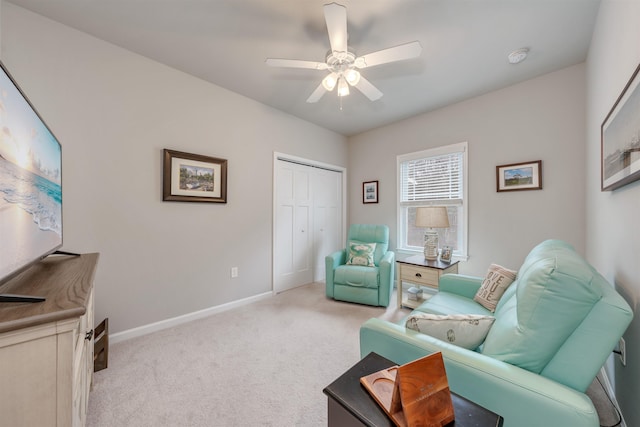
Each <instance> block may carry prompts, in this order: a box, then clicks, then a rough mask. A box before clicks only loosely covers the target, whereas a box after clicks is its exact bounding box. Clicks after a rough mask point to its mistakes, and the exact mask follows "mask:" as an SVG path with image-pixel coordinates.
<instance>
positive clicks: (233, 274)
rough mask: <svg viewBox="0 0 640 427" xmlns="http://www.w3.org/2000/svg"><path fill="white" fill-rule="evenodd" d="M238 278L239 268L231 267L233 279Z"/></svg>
mask: <svg viewBox="0 0 640 427" xmlns="http://www.w3.org/2000/svg"><path fill="white" fill-rule="evenodd" d="M236 277H238V267H231V278H232V279H234V278H236Z"/></svg>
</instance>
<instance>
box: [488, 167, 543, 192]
mask: <svg viewBox="0 0 640 427" xmlns="http://www.w3.org/2000/svg"><path fill="white" fill-rule="evenodd" d="M496 185H497V191H498V192H500V191H521V190H542V160H536V161H533V162H525V163H513V164H510V165H502V166H496Z"/></svg>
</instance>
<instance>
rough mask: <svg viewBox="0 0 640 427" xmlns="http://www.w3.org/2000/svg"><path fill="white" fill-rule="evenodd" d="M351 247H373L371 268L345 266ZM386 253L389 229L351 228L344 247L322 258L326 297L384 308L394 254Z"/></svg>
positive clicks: (382, 226)
mask: <svg viewBox="0 0 640 427" xmlns="http://www.w3.org/2000/svg"><path fill="white" fill-rule="evenodd" d="M352 243H363V244H370V243H375V250H374V252H373V266H363V265H350V264H348V263H347V258H348V256H349V247H350V244H352ZM388 249H389V227H387V226H386V225H369V224H353V225H351V227H349V233H348V235H347V247H346V248H345V249H343V250H341V251H337V252H334V253H332V254H331V255H327V257H326V258H325V272H326V293H327V297H329V298H333V299H336V300H340V301H348V302H356V303H360V304H367V305H374V306H382V307H387V306H388V305H389V299H390V298H391V292H392V289H393V278H394V268H395V254H394V253H393V252H391V251H389V250H388Z"/></svg>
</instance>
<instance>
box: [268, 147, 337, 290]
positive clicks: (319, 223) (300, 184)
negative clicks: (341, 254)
mask: <svg viewBox="0 0 640 427" xmlns="http://www.w3.org/2000/svg"><path fill="white" fill-rule="evenodd" d="M274 181H275V189H274V190H275V198H274V203H275V209H274V265H273V268H274V291H275V292H282V291H285V290H287V289H291V288H295V287H297V286H301V285H305V284H308V283H311V282H313V281H323V280H324V257H325V256H326V255H328V254H329V253H331V252H332V251H335V250H337V249H338V248H340V247H341V246H342V243H341V240H342V228H343V224H342V172H339V171H333V170H327V169H323V168H319V167H314V166H310V165H305V164H299V163H292V162H289V161H286V160H276V162H275V180H274Z"/></svg>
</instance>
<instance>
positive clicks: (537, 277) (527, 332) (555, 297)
mask: <svg viewBox="0 0 640 427" xmlns="http://www.w3.org/2000/svg"><path fill="white" fill-rule="evenodd" d="M514 286H515V289H513V290H511V289H510V290H509V291H508V292H507V293H505V295H504V296H503V298H502V300H501V301H500V303H499V304H498V307H497V309H496V312H495V317H496V321H495V323H494V324H493V326H492V328H491V330H490V331H489V334H488V335H487V338H486V340H485V342H484V345H483V348H482V353H484V354H486V355H488V356H491V357H493V358H496V359H499V360H502V361H505V362H508V363H511V364H513V365H516V366H520V367H521V368H524V369H527V370H529V371H532V372H535V373H540V372H541V371H542V369H543V368H544V367H545V366H546V364H547V363H548V362H549V361H550V360H551V358H552V357H553V356H554V355H555V353H556V352H557V351H558V349H559V348H560V347H561V346H562V345H563V343H564V342H565V341H566V340H567V339H568V338H569V336H570V335H571V334H572V333H573V331H574V330H575V329H576V327H577V326H578V325H579V324H580V323H581V322H582V321H583V319H584V318H585V317H586V316H587V315H588V314H589V312H590V311H591V309H592V307H593V306H594V305H595V304H596V303H597V302H598V300H599V299H600V298H601V296H602V290H601V289H600V287H599V286H597V284H595V283H594V271H593V270H592V268H591V266H590V265H589V264H587V262H586V261H585V260H584V259H582V258H581V257H580V256H579V255H578V254H577V253H576V252H575V251H574V250H573V248H572V247H571V246H570V245H568V244H566V243H564V242H560V241H556V240H548V241H545V242H543V243H541V244H540V245H538V246H536V247H535V248H534V249H533V250H532V251H531V252H530V253H529V255H528V256H527V258H526V259H525V261H524V263H523V264H522V267H521V268H520V270H519V272H518V278H517V280H516V283H515V284H514Z"/></svg>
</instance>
